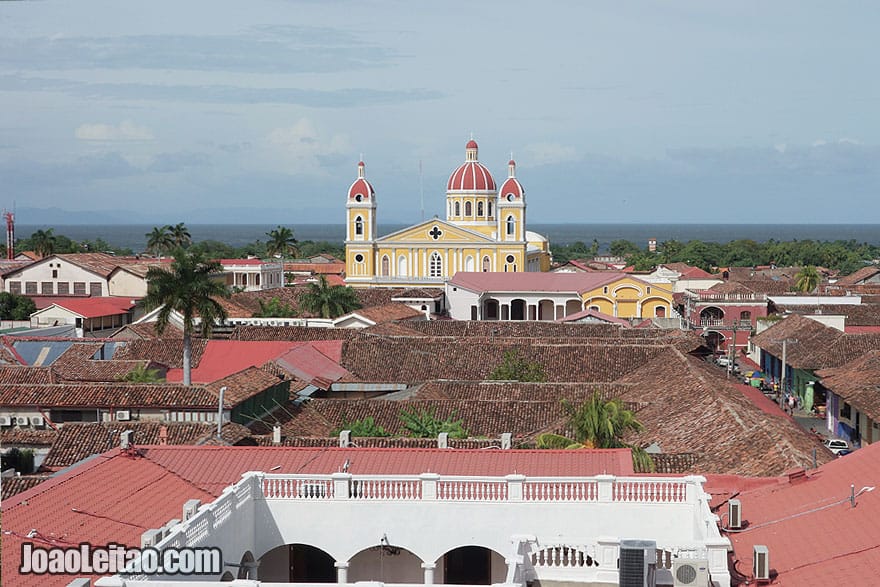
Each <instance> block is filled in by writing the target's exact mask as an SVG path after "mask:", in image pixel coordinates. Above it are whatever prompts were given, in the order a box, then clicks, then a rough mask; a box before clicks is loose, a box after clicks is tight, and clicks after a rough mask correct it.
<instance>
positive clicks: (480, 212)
mask: <svg viewBox="0 0 880 587" xmlns="http://www.w3.org/2000/svg"><path fill="white" fill-rule="evenodd" d="M477 216H483V202H477Z"/></svg>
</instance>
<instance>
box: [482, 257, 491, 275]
mask: <svg viewBox="0 0 880 587" xmlns="http://www.w3.org/2000/svg"><path fill="white" fill-rule="evenodd" d="M491 268H492V263H491V262H490V261H489V256H488V255H487V256H485V257H483V273H488V272H489V270H490V269H491Z"/></svg>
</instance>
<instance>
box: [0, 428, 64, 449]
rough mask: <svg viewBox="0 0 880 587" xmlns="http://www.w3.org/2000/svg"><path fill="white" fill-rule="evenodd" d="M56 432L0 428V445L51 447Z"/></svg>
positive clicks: (51, 430) (50, 430)
mask: <svg viewBox="0 0 880 587" xmlns="http://www.w3.org/2000/svg"><path fill="white" fill-rule="evenodd" d="M57 435H58V432H57V431H56V430H53V429H51V428H49V429H47V430H33V429H31V428H5V427H4V428H0V444H2V445H3V446H5V447H8V446H51V445H52V444H53V443H54V442H55V438H56V437H57Z"/></svg>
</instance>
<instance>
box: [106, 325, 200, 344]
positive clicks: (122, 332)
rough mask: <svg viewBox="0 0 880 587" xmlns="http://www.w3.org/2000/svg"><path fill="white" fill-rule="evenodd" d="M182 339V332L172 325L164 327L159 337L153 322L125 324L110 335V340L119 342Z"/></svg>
mask: <svg viewBox="0 0 880 587" xmlns="http://www.w3.org/2000/svg"><path fill="white" fill-rule="evenodd" d="M162 337H164V338H183V330H181V329H179V328H177V327H176V326H174V325H173V324H169V325H168V326H166V327H165V331H164V332H163V333H162V335H161V336H159V334H158V333H157V332H156V323H155V322H144V323H141V324H126V325H125V326H123V327H122V328H120V329H119V330H117V331H116V332H114V333H113V334H111V335H110V338H114V339H121V340H132V339H140V340H148V339H152V338H162Z"/></svg>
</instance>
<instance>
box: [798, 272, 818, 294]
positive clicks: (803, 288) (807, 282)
mask: <svg viewBox="0 0 880 587" xmlns="http://www.w3.org/2000/svg"><path fill="white" fill-rule="evenodd" d="M820 283H822V276H821V275H819V271H818V270H816V268H815V267H814V266H813V265H806V266H804V267H801V270H800V271H798V273H797V275H795V276H794V287H795V289H797V290H798V291H799V292H802V293H810V292H811V291H813V290H814V289H816V288H817V287H819V284H820Z"/></svg>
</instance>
